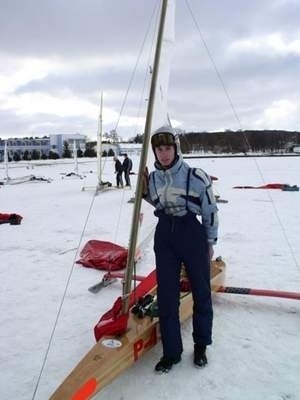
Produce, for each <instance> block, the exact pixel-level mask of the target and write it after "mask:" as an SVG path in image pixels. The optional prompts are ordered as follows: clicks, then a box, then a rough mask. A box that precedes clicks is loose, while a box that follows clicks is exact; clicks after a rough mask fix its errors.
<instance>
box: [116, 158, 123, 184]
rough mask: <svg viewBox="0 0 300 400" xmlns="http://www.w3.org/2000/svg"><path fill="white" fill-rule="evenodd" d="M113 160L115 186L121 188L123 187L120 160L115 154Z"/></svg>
mask: <svg viewBox="0 0 300 400" xmlns="http://www.w3.org/2000/svg"><path fill="white" fill-rule="evenodd" d="M114 161H115V174H116V183H117V186H116V187H117V188H122V187H123V178H122V173H123V168H122V164H121V161H120V160H119V159H118V157H117V156H114Z"/></svg>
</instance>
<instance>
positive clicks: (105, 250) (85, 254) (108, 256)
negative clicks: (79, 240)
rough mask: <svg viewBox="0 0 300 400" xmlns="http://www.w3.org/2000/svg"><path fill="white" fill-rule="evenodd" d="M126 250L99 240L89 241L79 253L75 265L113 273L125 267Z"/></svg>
mask: <svg viewBox="0 0 300 400" xmlns="http://www.w3.org/2000/svg"><path fill="white" fill-rule="evenodd" d="M127 254H128V250H127V249H125V248H124V247H122V246H118V245H117V244H114V243H111V242H104V241H101V240H89V241H88V242H87V243H86V245H85V246H84V248H83V249H82V250H81V252H80V260H78V261H76V262H77V264H82V265H83V266H84V267H88V268H95V269H105V270H109V271H114V270H116V269H122V268H125V267H126V261H127Z"/></svg>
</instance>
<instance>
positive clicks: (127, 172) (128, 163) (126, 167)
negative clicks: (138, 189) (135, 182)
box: [123, 154, 132, 186]
mask: <svg viewBox="0 0 300 400" xmlns="http://www.w3.org/2000/svg"><path fill="white" fill-rule="evenodd" d="M131 170H132V160H131V159H130V158H129V157H128V155H127V154H124V161H123V171H124V176H125V183H126V186H131V183H130V171H131Z"/></svg>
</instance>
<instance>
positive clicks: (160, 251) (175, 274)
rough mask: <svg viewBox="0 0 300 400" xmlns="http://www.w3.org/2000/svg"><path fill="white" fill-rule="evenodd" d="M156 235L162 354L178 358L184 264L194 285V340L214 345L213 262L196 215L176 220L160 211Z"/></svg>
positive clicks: (181, 348) (155, 249)
mask: <svg viewBox="0 0 300 400" xmlns="http://www.w3.org/2000/svg"><path fill="white" fill-rule="evenodd" d="M157 216H158V218H159V220H158V224H157V226H156V231H155V236H154V251H155V256H156V273H157V283H158V288H157V302H158V313H159V322H160V331H161V339H162V345H163V353H164V354H163V355H164V356H165V357H172V358H173V357H174V358H175V357H177V356H179V355H180V354H181V353H182V351H183V346H182V339H181V332H180V320H179V302H180V300H179V296H180V272H181V263H182V262H183V263H184V265H185V267H186V271H187V275H188V278H189V281H190V284H191V289H192V295H193V301H194V307H193V339H194V343H196V344H201V345H208V344H211V334H212V320H213V310H212V302H211V290H210V263H209V257H208V243H207V237H206V232H205V229H204V227H203V226H202V225H201V223H200V222H199V221H198V219H197V218H196V216H195V214H192V213H190V212H188V214H187V215H185V216H183V217H174V216H169V215H166V214H164V213H163V212H158V213H157Z"/></svg>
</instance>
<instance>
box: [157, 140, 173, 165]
mask: <svg viewBox="0 0 300 400" xmlns="http://www.w3.org/2000/svg"><path fill="white" fill-rule="evenodd" d="M155 154H156V157H157V159H158V161H159V163H160V164H161V165H162V166H163V167H167V166H168V165H170V164H171V163H172V162H173V161H174V158H175V148H174V146H172V145H161V146H158V147H155Z"/></svg>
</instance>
